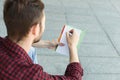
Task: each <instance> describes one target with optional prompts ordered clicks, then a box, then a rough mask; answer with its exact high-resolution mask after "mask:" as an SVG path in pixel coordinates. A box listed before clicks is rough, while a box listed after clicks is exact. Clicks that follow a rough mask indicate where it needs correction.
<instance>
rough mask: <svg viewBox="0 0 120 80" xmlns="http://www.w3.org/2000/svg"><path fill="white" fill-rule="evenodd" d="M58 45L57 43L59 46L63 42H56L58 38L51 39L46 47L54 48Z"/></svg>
mask: <svg viewBox="0 0 120 80" xmlns="http://www.w3.org/2000/svg"><path fill="white" fill-rule="evenodd" d="M58 45H59V46H64V44H63V43H60V42H58V40H52V41H49V46H48V48H49V49H53V50H55V49H56V48H57V46H58Z"/></svg>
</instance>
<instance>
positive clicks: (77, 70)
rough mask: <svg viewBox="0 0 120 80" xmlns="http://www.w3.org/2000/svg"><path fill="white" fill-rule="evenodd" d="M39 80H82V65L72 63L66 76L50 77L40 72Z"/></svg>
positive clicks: (67, 69)
mask: <svg viewBox="0 0 120 80" xmlns="http://www.w3.org/2000/svg"><path fill="white" fill-rule="evenodd" d="M39 76H40V77H38V78H39V79H38V80H82V76H83V69H82V67H81V65H80V63H71V64H69V65H68V66H67V68H66V71H65V74H64V75H50V74H47V73H46V72H43V70H42V71H40V74H39Z"/></svg>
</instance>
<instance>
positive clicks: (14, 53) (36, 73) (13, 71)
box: [0, 37, 83, 80]
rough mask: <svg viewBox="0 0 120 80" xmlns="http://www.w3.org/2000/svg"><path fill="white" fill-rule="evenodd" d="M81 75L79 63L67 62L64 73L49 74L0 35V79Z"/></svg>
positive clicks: (74, 79) (74, 78) (76, 78)
mask: <svg viewBox="0 0 120 80" xmlns="http://www.w3.org/2000/svg"><path fill="white" fill-rule="evenodd" d="M82 76H83V69H82V67H81V65H80V63H71V64H69V65H68V66H67V69H66V71H65V75H50V74H48V73H46V72H44V71H43V68H42V67H41V66H40V65H38V64H34V63H33V62H32V60H31V59H30V57H29V56H28V54H27V53H26V52H25V50H24V49H22V48H21V47H20V46H18V45H17V44H16V43H14V42H12V41H11V40H9V39H8V38H7V37H6V38H1V37H0V80H82Z"/></svg>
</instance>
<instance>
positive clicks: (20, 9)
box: [3, 0, 44, 40]
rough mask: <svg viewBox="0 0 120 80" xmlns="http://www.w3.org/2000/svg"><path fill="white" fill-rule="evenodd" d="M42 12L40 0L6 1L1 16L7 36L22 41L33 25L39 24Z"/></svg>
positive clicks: (42, 5)
mask: <svg viewBox="0 0 120 80" xmlns="http://www.w3.org/2000/svg"><path fill="white" fill-rule="evenodd" d="M43 10H44V4H43V3H42V1H41V0H6V1H5V3H4V10H3V14H4V21H5V25H6V28H7V34H8V36H11V37H14V38H17V40H20V39H22V38H23V37H24V36H26V35H27V34H28V32H29V30H30V28H31V27H32V26H33V25H35V24H38V23H39V24H40V23H41V18H42V16H43Z"/></svg>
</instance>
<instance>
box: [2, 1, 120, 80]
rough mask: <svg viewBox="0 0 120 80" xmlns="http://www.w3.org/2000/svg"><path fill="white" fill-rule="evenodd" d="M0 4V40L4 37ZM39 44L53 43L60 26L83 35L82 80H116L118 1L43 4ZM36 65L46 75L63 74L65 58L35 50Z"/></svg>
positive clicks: (119, 70) (119, 64) (119, 65)
mask: <svg viewBox="0 0 120 80" xmlns="http://www.w3.org/2000/svg"><path fill="white" fill-rule="evenodd" d="M3 2H4V0H0V10H1V11H0V36H2V37H4V36H6V28H5V25H4V22H3V14H2V11H3ZM43 2H44V4H45V13H46V29H45V33H44V35H43V38H42V39H43V40H51V41H52V40H53V39H57V38H58V36H59V34H60V32H61V29H62V27H63V25H64V24H68V25H72V26H74V27H76V28H78V29H82V30H85V31H86V35H85V36H84V39H83V41H82V43H81V44H80V47H79V49H78V52H79V59H80V62H81V64H82V67H83V69H84V76H83V80H120V0H43ZM37 53H38V60H39V64H40V65H42V66H43V67H44V70H45V71H46V72H48V73H50V74H60V75H62V74H64V72H65V69H66V66H67V64H68V63H69V57H67V56H64V55H60V54H58V53H56V52H55V51H52V50H49V49H43V48H41V49H37Z"/></svg>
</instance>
